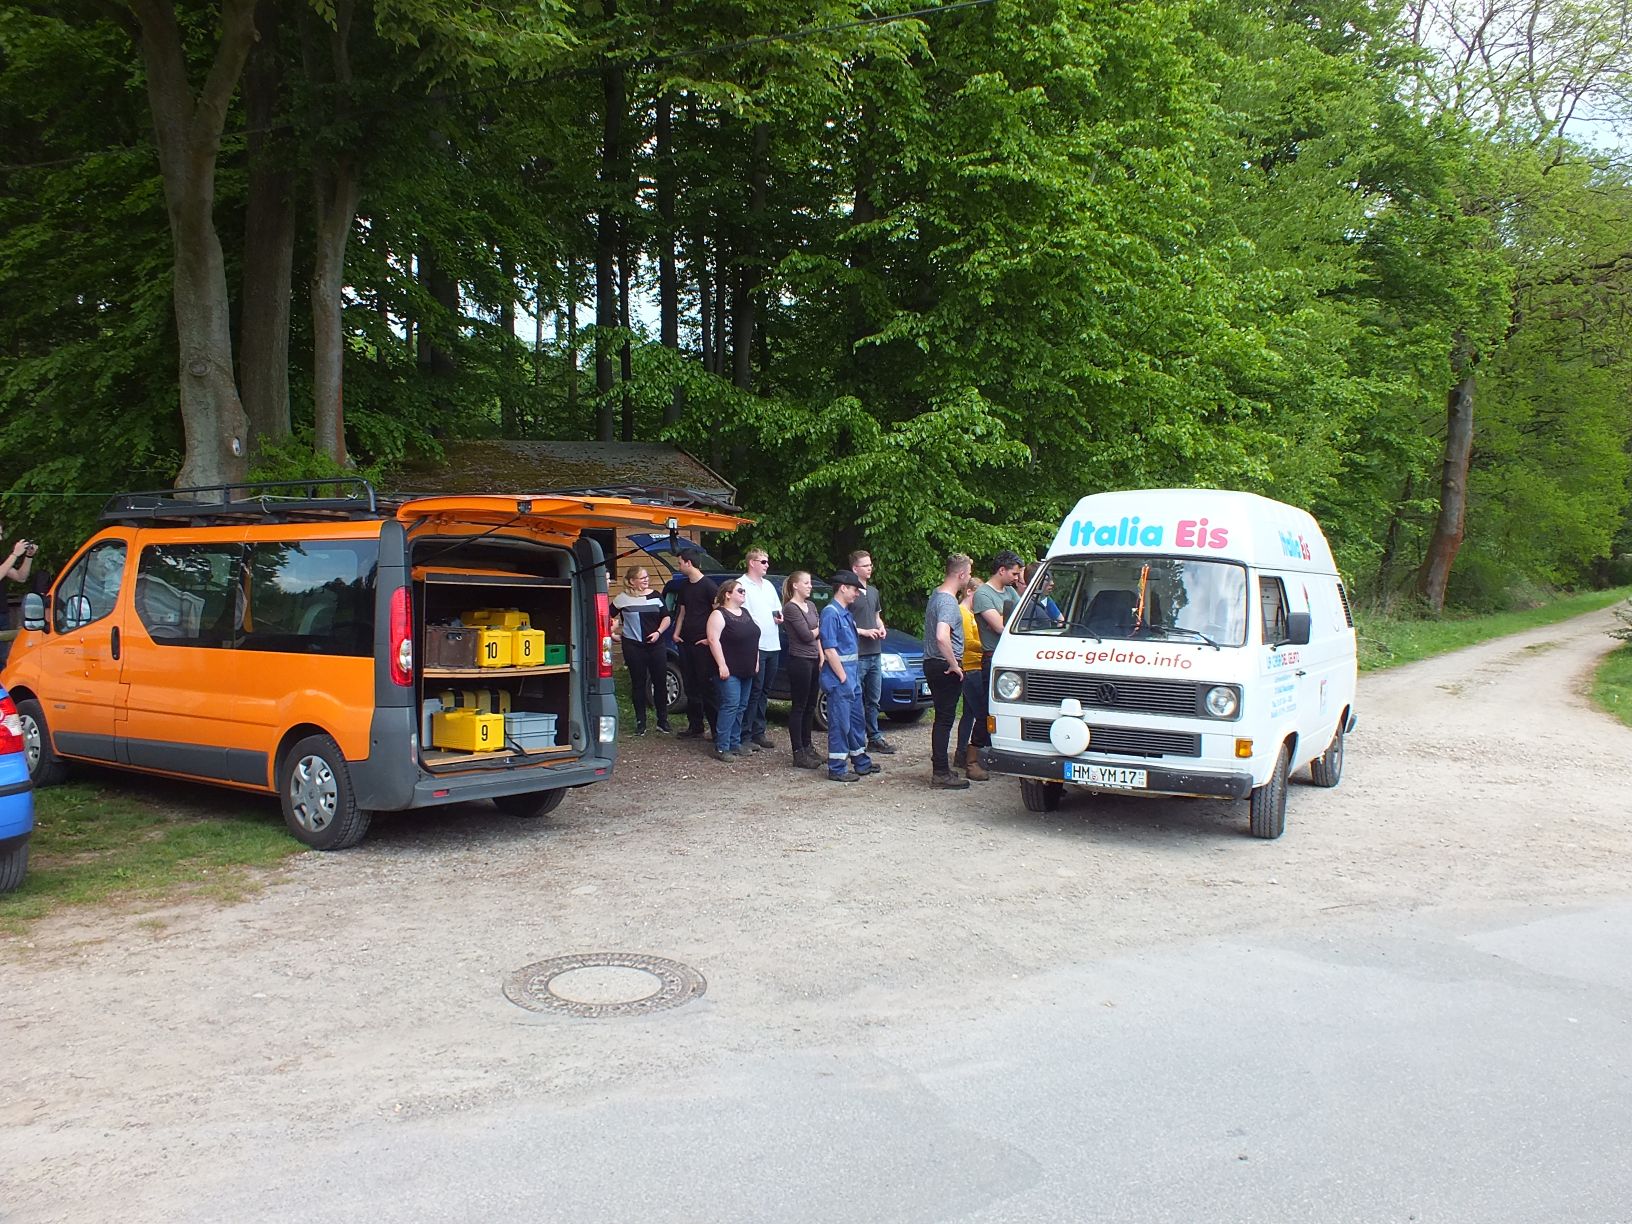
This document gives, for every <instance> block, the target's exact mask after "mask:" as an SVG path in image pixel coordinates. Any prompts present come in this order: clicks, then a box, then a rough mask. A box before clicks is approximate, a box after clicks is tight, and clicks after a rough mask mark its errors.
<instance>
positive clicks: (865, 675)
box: [856, 652, 884, 743]
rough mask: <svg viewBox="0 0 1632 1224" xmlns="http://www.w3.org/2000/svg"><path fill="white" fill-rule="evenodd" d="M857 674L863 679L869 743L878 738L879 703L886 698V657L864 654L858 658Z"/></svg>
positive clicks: (862, 691)
mask: <svg viewBox="0 0 1632 1224" xmlns="http://www.w3.org/2000/svg"><path fill="white" fill-rule="evenodd" d="M856 672H857V674H858V675H860V677H861V706H862V711H863V713H864V714H865V716H866V723H867V741H868V742H869V743H871V742H872V741H873V740H875V739H877V738H878V702H879V698H881V697H883V696H884V655H883V652H880V653H878V654H864V655H859V656H857V658H856Z"/></svg>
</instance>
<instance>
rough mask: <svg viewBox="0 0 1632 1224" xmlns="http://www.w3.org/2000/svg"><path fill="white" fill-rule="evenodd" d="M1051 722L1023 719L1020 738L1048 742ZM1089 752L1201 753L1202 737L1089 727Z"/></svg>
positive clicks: (1154, 754)
mask: <svg viewBox="0 0 1632 1224" xmlns="http://www.w3.org/2000/svg"><path fill="white" fill-rule="evenodd" d="M1048 728H1049V722H1048V720H1047V719H1043V718H1023V719H1021V720H1020V738H1021V739H1023V740H1025V741H1026V742H1028V743H1032V744H1046V743H1048V742H1049V741H1048ZM1088 751H1089V752H1114V753H1116V754H1117V755H1118V756H1183V757H1199V756H1200V755H1201V736H1199V735H1196V734H1195V733H1193V732H1190V731H1156V730H1152V729H1149V728H1146V727H1096V726H1094V725H1093V724H1092V723H1090V724H1089V726H1088Z"/></svg>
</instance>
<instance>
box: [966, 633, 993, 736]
mask: <svg viewBox="0 0 1632 1224" xmlns="http://www.w3.org/2000/svg"><path fill="white" fill-rule="evenodd" d="M972 696H973V697H974V698H975V702H974V706H975V726H974V731H973V733H972V734H971V735H970V737H969V742H970V743H971V744H973V745H974V746H975V747H976V748H990V747H991V746H992V733H991V732H990V731H988V730H986V715H987V714H988V713H990V710H991V700H992V656H991V653H990V652H989V651H984V650H983V651H981V654H980V685H979V687H978V688H977V689H976V691H975V692H974V693H973V694H972Z"/></svg>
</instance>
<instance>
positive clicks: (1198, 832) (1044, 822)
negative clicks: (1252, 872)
mask: <svg viewBox="0 0 1632 1224" xmlns="http://www.w3.org/2000/svg"><path fill="white" fill-rule="evenodd" d="M1290 820H1291V814H1290V813H1289V814H1288V821H1289V822H1290ZM986 821H987V824H988V825H989V826H990V827H991V828H992V830H993V831H994V832H997V833H1003V834H1011V833H1012V834H1014V835H1017V836H1019V835H1025V834H1030V835H1033V836H1036V835H1042V836H1045V837H1048V838H1050V839H1053V840H1058V841H1068V842H1082V843H1085V844H1097V845H1101V846H1126V847H1134V848H1141V849H1148V850H1155V849H1162V848H1165V847H1166V846H1168V845H1172V846H1174V847H1175V848H1178V849H1193V848H1194V844H1195V843H1196V842H1197V841H1198V840H1200V841H1207V842H1220V843H1232V842H1241V843H1243V844H1252V841H1253V839H1252V838H1251V837H1249V836H1248V834H1247V805H1246V804H1245V803H1244V802H1242V803H1229V802H1221V801H1219V800H1216V799H1180V798H1163V799H1132V798H1122V797H1120V796H1115V795H1091V794H1088V793H1086V792H1080V791H1079V792H1077V793H1075V794H1072V793H1067V794H1066V795H1065V796H1064V797H1063V798H1062V799H1061V800H1060V806H1059V808H1058V809H1056V810H1055V811H1052V812H1028V811H1027V810H1026V809H1025V808H1024V806H1022V804H1021V802H1020V796H1019V794H1018V793H1016V794H1015V795H1014V802H1013V804H1012V806H1011V805H1009V804H1007V803H1003V804H994V805H993V806H992V808H991V809H990V810H989V811H988V812H987V816H986Z"/></svg>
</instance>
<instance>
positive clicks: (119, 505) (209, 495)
mask: <svg viewBox="0 0 1632 1224" xmlns="http://www.w3.org/2000/svg"><path fill="white" fill-rule="evenodd" d="M379 509H380V499H379V495H378V494H377V493H376V492H375V491H374V486H373V484H371V483H370V482H369V481H367V480H365V479H363V478H362V477H361V476H328V477H324V478H322V479H311V480H264V481H257V482H255V483H253V484H219V485H197V486H194V487H193V488H188V489H151V490H144V491H142V492H137V493H119V494H116V495H114V496H113V497H110V498H109V499H108V500H107V502H106V503H105V504H104V505H103V507H102V521H103V522H105V523H152V522H170V523H195V524H196V523H211V522H217V523H219V522H240V521H242V520H244V519H256V520H261V521H267V522H282V521H289V520H298V519H335V518H369V517H373V516H375V515H377V514H379Z"/></svg>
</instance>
